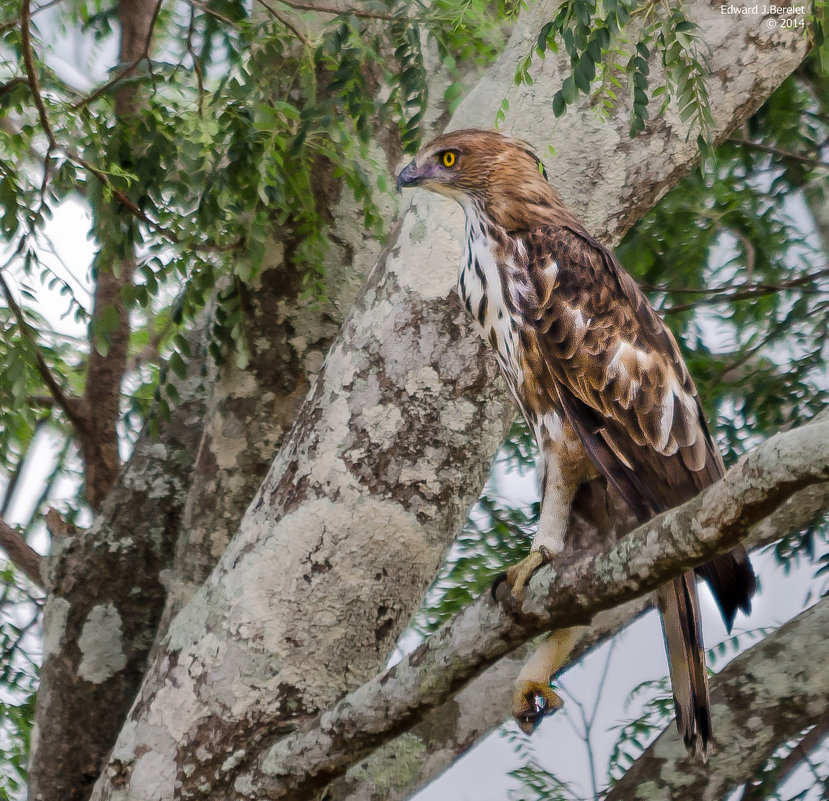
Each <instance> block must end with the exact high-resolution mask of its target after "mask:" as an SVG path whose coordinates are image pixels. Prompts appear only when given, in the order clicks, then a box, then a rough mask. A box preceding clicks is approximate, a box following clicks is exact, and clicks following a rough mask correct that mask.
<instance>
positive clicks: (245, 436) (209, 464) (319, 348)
mask: <svg viewBox="0 0 829 801" xmlns="http://www.w3.org/2000/svg"><path fill="white" fill-rule="evenodd" d="M324 18H325V19H326V20H328V18H329V15H327V14H326V15H325V16H324ZM307 20H308V17H307V16H306V21H307ZM433 49H434V48H430V47H427V48H426V50H425V56H426V58H427V60H428V61H429V62H430V75H429V85H430V92H429V96H430V98H431V97H434V98H438V100H437V102H431V103H430V104H429V106H428V109H427V112H426V116H425V119H424V122H423V127H424V132H425V135H426V136H430V135H432V134H435V133H437V132H438V130H439V129H440V128H441V127H442V126H441V121H442V120H443V122H445V120H444V119H443V111H444V103H443V101H442V99H441V98H442V97H443V89H444V88H445V86H446V84H447V83H448V81H449V77H448V74H447V72H446V69H445V67H444V66H443V64H442V63H441V62H440V59H439V58H437V56H436V54H435V53H433V52H432V51H433ZM470 71H471V69H470V70H468V72H470ZM467 77H469V76H467ZM385 123H386V121H385V120H375V121H374V122H373V127H374V128H375V130H376V132H377V133H376V136H375V140H374V142H373V144H372V147H371V149H370V158H369V159H368V161H367V163H365V164H364V165H363V166H364V169H365V170H366V172H367V173H368V174H369V175H370V176H372V178H371V180H372V183H374V178H375V173H376V172H378V171H382V172H384V173H385V174H389V173H392V172H394V169H395V167H396V166H397V164H396V163H393V162H392V161H391V159H395V158H397V157H398V156H399V149H400V148H399V142H398V141H397V135H396V133H390V132H389V131H388V130H387V129H385V128H384V127H383V126H384V124H385ZM316 200H317V203H318V211H319V212H320V214H321V216H322V217H323V218H324V219H325V220H326V223H327V227H326V238H327V247H328V250H327V253H326V256H325V269H324V278H323V282H324V291H323V295H324V298H325V300H324V301H319V300H318V299H316V298H313V297H309V296H308V294H307V292H305V289H304V286H303V283H302V272H303V271H304V270H305V269H306V268H305V266H304V265H303V266H297V264H296V263H295V262H294V259H293V245H292V244H291V241H290V238H289V237H286V236H285V232H284V231H279V230H276V231H274V240H273V241H272V242H271V244H270V246H269V248H268V251H267V255H266V257H265V268H264V269H263V272H262V274H261V276H260V277H259V278H258V279H257V280H256V282H255V283H254V284H252V285H250V286H245V287H244V288H243V301H242V302H243V307H244V313H245V327H246V333H247V338H248V342H249V347H250V351H251V360H250V363H249V364H248V365H247V366H246V367H245V369H244V370H243V369H240V368H239V367H237V365H236V363H235V361H234V360H233V359H230V360H228V361H226V362H225V363H223V364H222V365H220V366H219V368H218V369H217V371H216V372H217V377H216V381H215V384H214V391H213V394H212V396H211V399H210V404H209V408H208V413H207V416H206V423H205V431H204V436H203V438H202V442H201V443H200V445H199V458H198V461H197V469H196V473H195V475H194V479H193V485H192V487H191V490H190V494H189V497H188V500H187V507H186V511H185V520H184V525H183V530H182V539H181V540H180V542H179V544H178V546H177V548H176V558H175V565H174V571H175V580H176V582H177V586H178V588H179V592H177V593H176V594H175V596H171V599H170V603H169V604H168V609H167V611H166V613H165V622H164V624H163V626H164V629H165V630H166V626H167V624H168V622H169V619H172V617H173V616H174V615H175V614H176V613H177V612H178V611H179V610H180V609H181V606H182V604H183V603H184V602H185V601H186V600H187V599H189V597H190V596H191V595H192V593H193V592H194V591H195V590H196V589H197V588H198V587H199V586H201V584H202V583H203V582H204V580H205V579H206V578H207V576H208V574H209V573H210V571H211V570H212V569H213V568H214V567H215V565H216V563H217V562H218V560H219V557H220V556H221V555H222V553H224V550H225V548H226V547H227V543H228V542H229V541H230V539H231V537H232V536H233V534H235V533H236V531H237V529H238V527H239V521H240V519H241V517H242V514H243V513H244V511H245V508H246V507H247V505H248V504H249V503H250V499H251V498H252V497H253V496H254V494H255V493H256V490H257V489H258V488H259V486H260V484H261V483H262V479H263V478H264V477H265V475H266V473H267V471H268V468H269V467H270V465H271V463H272V462H273V458H274V456H275V454H276V452H277V450H278V448H279V446H280V445H281V443H282V440H283V438H284V437H285V435H286V433H287V432H288V431H289V430H290V428H291V426H292V425H293V422H294V420H295V418H296V415H297V413H298V411H299V408H300V406H301V404H302V401H303V400H304V399H305V397H306V395H307V394H308V390H309V388H310V386H311V384H312V383H313V382H314V380H315V379H316V376H317V374H318V373H319V371H320V369H321V368H322V364H323V360H324V359H325V354H326V353H327V351H328V349H329V347H330V346H331V343H332V342H333V340H334V337H335V335H336V333H337V331H338V330H339V328H340V326H341V325H342V322H343V320H344V319H345V316H346V314H347V313H348V310H349V309H350V307H351V304H352V303H353V301H354V298H355V297H356V296H357V293H358V291H359V289H360V287H361V286H362V284H363V282H364V281H365V279H366V276H367V275H368V273H369V271H370V269H371V268H372V266H373V265H374V263H375V262H376V260H377V256H378V255H379V253H380V249H381V245H380V243H379V242H378V241H377V239H375V238H374V237H373V236H372V235H371V234H370V232H367V231H366V230H365V228H364V226H363V225H362V224H361V220H362V213H361V210H360V208H359V206H358V204H357V202H356V201H355V200H354V198H353V196H352V194H351V193H350V192H349V191H348V190H345V191H343V186H342V182H341V180H338V179H335V178H334V177H333V176H332V168H331V165H327V164H324V163H321V164H319V165H318V167H317V184H316ZM376 200H377V203H378V209H377V211H378V213H379V214H380V216H381V217H382V218H383V219H384V220H385V221H386V223H387V225H386V228H387V229H388V228H390V227H391V224H392V220H393V218H394V215H395V214H396V212H397V204H396V203H395V201H394V199H393V198H390V197H388V196H387V195H383V196H379V197H378V198H377V199H376Z"/></svg>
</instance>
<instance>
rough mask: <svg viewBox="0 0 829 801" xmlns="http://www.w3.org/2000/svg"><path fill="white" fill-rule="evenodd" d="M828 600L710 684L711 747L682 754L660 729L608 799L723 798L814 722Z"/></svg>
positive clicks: (827, 683)
mask: <svg viewBox="0 0 829 801" xmlns="http://www.w3.org/2000/svg"><path fill="white" fill-rule="evenodd" d="M828 626H829V599H826V598H824V599H823V600H822V601H820V602H819V603H818V604H816V605H815V606H813V607H812V608H811V609H808V610H806V611H805V612H803V613H801V614H800V615H798V616H797V617H796V618H795V619H794V620H792V621H790V622H789V623H787V624H786V625H785V626H782V627H781V628H779V629H777V631H775V632H774V633H772V634H770V635H769V636H768V637H766V638H765V639H764V640H763V641H762V642H760V643H758V644H757V645H755V646H754V647H753V648H751V649H750V650H748V651H746V652H745V653H743V654H741V655H740V656H738V657H737V658H736V659H734V661H733V662H731V663H730V664H729V665H728V666H727V667H726V668H725V669H723V670H722V671H721V672H720V673H718V674H717V676H716V678H715V679H714V680H713V681H712V682H711V714H712V717H714V718H715V719H716V720H717V721H718V722H719V726H718V731H717V753H716V754H715V755H714V756H713V757H712V758H711V759H710V760H709V762H708V764H707V765H700V764H698V763H696V762H695V761H694V760H693V759H691V758H689V757H688V755H687V753H686V752H685V749H684V748H683V746H682V743H681V742H679V740H678V739H677V738H676V737H675V736H673V734H674V732H673V726H671V727H669V728H668V729H666V730H665V731H664V732H663V733H662V734H661V735H660V736H659V737H658V738H657V739H656V740H655V741H654V743H653V744H652V745H651V746H650V747H649V748H648V749H647V750H646V751H645V753H644V754H642V756H640V757H639V759H637V760H636V762H635V763H634V765H633V767H631V769H630V770H629V771H628V772H627V773H626V774H625V775H624V776H623V777H622V779H620V780H619V782H618V783H617V784H616V785H615V786H614V787H613V789H612V790H611V791H610V793H608V795H607V796H606V798H607V801H657V799H658V801H670V800H671V799H677V801H679V799H683V801H684V799H688V798H694V799H699V801H715V799H716V800H719V799H722V798H726V797H727V795H728V793H729V792H730V791H731V790H733V789H734V788H735V787H737V786H738V785H740V784H742V783H743V782H745V781H747V780H749V779H750V778H751V777H752V775H753V774H754V773H755V772H756V771H757V769H758V768H759V767H760V766H761V765H762V764H763V762H765V760H766V759H768V758H769V757H770V756H771V754H772V753H773V752H774V750H775V749H776V748H777V746H778V745H780V744H781V743H784V742H786V741H787V740H790V739H792V738H796V737H797V736H798V734H799V733H800V732H801V731H802V730H803V729H804V728H806V727H807V726H809V725H810V724H811V723H815V722H817V721H818V720H820V719H821V718H822V717H823V716H824V715H825V713H826V709H827V707H829V670H826V661H827V660H828V659H829V639H828V638H827V637H826V630H827V627H828Z"/></svg>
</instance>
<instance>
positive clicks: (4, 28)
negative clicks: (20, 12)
mask: <svg viewBox="0 0 829 801" xmlns="http://www.w3.org/2000/svg"><path fill="white" fill-rule="evenodd" d="M62 2H63V0H52V2H51V3H44V4H43V5H42V6H38V7H37V8H35V9H33V10H32V11H31V12H30V14H29V17H33V16H34V15H35V14H39V13H40V12H41V11H45V10H46V9H47V8H51V7H52V6H56V5H57V4H58V3H62ZM19 23H20V19H11V20H9V21H8V22H4V23H2V24H0V33H4V32H5V31H8V30H11V29H12V28H14V26H15V25H18V24H19Z"/></svg>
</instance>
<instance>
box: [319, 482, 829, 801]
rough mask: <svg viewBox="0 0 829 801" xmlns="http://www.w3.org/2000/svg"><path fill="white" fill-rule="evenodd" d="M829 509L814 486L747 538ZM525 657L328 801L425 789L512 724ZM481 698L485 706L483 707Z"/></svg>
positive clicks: (625, 616) (417, 729)
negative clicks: (516, 682) (478, 743)
mask: <svg viewBox="0 0 829 801" xmlns="http://www.w3.org/2000/svg"><path fill="white" fill-rule="evenodd" d="M827 509H829V484H819V485H816V486H812V487H807V488H806V489H803V490H800V491H799V492H797V493H796V494H795V495H793V496H792V497H791V498H789V499H788V500H787V501H786V502H785V503H783V504H782V505H781V506H780V507H779V508H778V509H777V510H775V511H774V512H773V513H772V514H771V515H769V516H768V517H767V518H765V519H764V520H763V521H761V522H760V523H758V524H757V525H756V526H754V527H753V528H752V530H751V533H750V534H749V537H748V539H749V540H750V541H751V542H754V543H758V544H759V543H767V542H773V541H775V540H777V539H778V538H780V537H781V536H783V535H785V534H786V533H787V532H797V531H801V530H802V529H803V528H805V527H806V526H807V525H809V524H811V523H812V522H814V521H815V520H819V519H821V518H822V517H823V516H825V514H826V510H827ZM649 605H650V602H649V601H647V600H645V599H642V598H640V599H637V600H634V601H628V602H627V603H625V604H623V605H622V606H619V607H617V608H615V609H612V610H609V611H607V612H600V613H599V614H598V615H596V617H595V618H594V620H593V622H592V624H591V626H590V628H589V630H587V631H586V632H585V634H584V635H583V636H582V638H581V640H580V642H579V644H578V645H577V646H576V648H575V649H574V651H573V653H572V654H571V656H570V663H571V664H572V663H574V662H575V661H577V660H578V659H580V658H581V657H582V655H583V654H584V653H585V651H586V650H588V649H589V648H593V647H595V646H597V645H600V644H601V643H602V642H605V641H606V640H607V639H608V638H609V637H611V636H613V634H615V632H616V631H618V630H619V629H620V628H621V627H622V626H625V625H627V624H628V623H629V622H632V620H633V619H634V618H635V616H637V615H638V614H639V613H640V612H641V611H642V610H644V609H645V608H646V607H647V606H649ZM525 655H526V649H525V648H519V649H518V650H516V651H515V652H513V653H511V654H508V655H507V656H505V657H503V659H501V660H499V661H498V662H496V663H495V664H494V665H493V666H492V667H490V668H488V669H487V670H486V671H485V672H484V673H482V674H481V675H480V676H478V677H477V678H475V679H473V680H472V681H471V682H470V683H469V684H467V685H466V686H464V687H463V688H462V689H461V690H460V691H459V692H458V693H457V694H455V695H453V696H451V697H450V698H449V700H448V701H446V702H445V703H443V704H441V705H440V706H439V707H436V708H435V709H433V710H431V711H430V712H429V713H428V714H427V716H426V717H425V718H424V719H423V721H421V722H420V723H419V724H417V725H416V726H414V727H413V728H412V729H411V730H409V731H408V732H406V733H405V734H402V735H400V736H399V737H397V738H395V739H394V740H392V741H391V742H390V743H387V744H386V745H385V746H383V747H382V748H380V749H378V750H377V751H375V752H374V753H373V754H371V755H370V756H369V757H368V758H367V759H366V760H363V761H362V762H360V763H358V764H356V765H354V766H352V767H351V768H349V770H348V772H347V773H346V775H345V776H344V777H342V778H341V779H338V780H337V781H335V782H334V783H333V784H332V785H330V786H329V787H328V789H327V790H326V796H325V798H326V801H341V799H351V801H403V799H405V798H408V797H409V796H410V795H411V794H412V793H413V792H415V791H416V790H418V789H420V788H421V787H423V786H424V785H426V784H427V783H428V782H429V781H431V780H432V779H433V778H435V777H436V776H437V775H438V774H439V773H441V772H442V771H443V770H444V769H445V768H447V767H448V766H449V765H450V764H451V763H452V762H453V761H454V760H455V759H456V758H457V757H458V756H460V755H461V753H463V751H465V750H466V749H467V748H468V747H469V746H470V745H471V744H472V743H473V742H475V741H476V740H477V739H478V738H480V737H482V736H484V735H485V734H487V733H488V732H490V731H491V730H492V729H494V728H495V727H496V726H499V725H500V724H501V723H502V722H503V721H504V720H505V719H507V718H508V716H509V714H510V704H511V701H512V685H513V681H514V679H515V676H516V675H517V673H518V671H519V669H520V667H521V664H522V663H523V659H524V657H525ZM439 669H440V668H439ZM481 699H486V700H485V702H483V703H482V700H481Z"/></svg>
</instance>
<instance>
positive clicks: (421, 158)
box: [397, 129, 561, 230]
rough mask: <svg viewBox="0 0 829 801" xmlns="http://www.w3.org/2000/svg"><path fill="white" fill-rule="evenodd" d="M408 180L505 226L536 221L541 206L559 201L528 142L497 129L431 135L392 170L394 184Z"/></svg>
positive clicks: (516, 227) (523, 225) (401, 184)
mask: <svg viewBox="0 0 829 801" xmlns="http://www.w3.org/2000/svg"><path fill="white" fill-rule="evenodd" d="M410 186H421V187H423V188H424V189H430V190H431V191H433V192H437V193H439V194H441V195H446V196H447V197H451V198H453V199H454V200H457V201H458V202H459V203H460V204H461V205H462V206H463V207H464V209H465V210H466V212H467V214H469V213H470V212H471V211H472V210H473V209H475V210H477V211H479V212H483V213H485V214H486V215H487V216H488V217H489V218H490V219H492V220H493V222H497V223H500V224H502V225H503V226H504V227H505V228H507V229H509V230H520V229H526V228H527V227H532V225H536V224H539V222H543V218H544V217H545V215H544V214H543V209H544V208H545V207H549V206H552V205H559V206H560V205H561V201H560V200H559V199H558V196H557V195H556V193H555V191H554V190H553V188H552V187H551V186H550V184H549V183H547V175H546V172H545V171H544V167H543V165H542V164H541V161H540V160H539V159H538V157H537V156H536V155H535V153H533V151H532V148H531V147H530V145H528V144H527V143H526V142H522V141H521V140H519V139H514V138H513V137H511V136H509V135H507V134H504V133H501V132H500V131H487V130H476V129H467V130H463V131H452V132H451V133H447V134H442V135H441V136H438V137H436V138H435V139H433V140H432V141H431V142H429V143H428V144H427V145H424V146H423V147H422V148H421V149H420V150H419V151H418V154H417V155H416V156H415V158H414V160H413V161H412V162H411V163H410V164H409V165H407V166H406V167H405V168H404V169H403V170H401V172H400V174H399V175H398V176H397V188H398V189H402V188H403V187H410ZM539 216H540V217H541V219H540V220H539Z"/></svg>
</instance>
